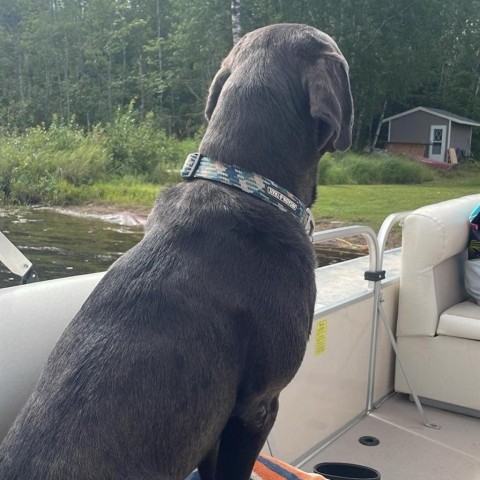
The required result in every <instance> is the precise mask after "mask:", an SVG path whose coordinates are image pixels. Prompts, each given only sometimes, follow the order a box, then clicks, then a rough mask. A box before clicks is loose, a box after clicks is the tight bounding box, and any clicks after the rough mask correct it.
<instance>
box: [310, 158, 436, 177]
mask: <svg viewBox="0 0 480 480" xmlns="http://www.w3.org/2000/svg"><path fill="white" fill-rule="evenodd" d="M433 179H434V173H433V172H432V171H431V170H430V169H429V168H428V167H425V166H424V165H421V164H419V163H415V162H413V161H410V160H408V159H407V158H405V157H402V156H392V155H385V156H379V155H358V154H355V153H352V152H348V153H344V154H327V155H325V157H324V158H323V159H322V160H321V161H320V168H319V173H318V183H320V184H325V185H340V184H358V185H372V184H415V183H424V182H427V181H431V180H433Z"/></svg>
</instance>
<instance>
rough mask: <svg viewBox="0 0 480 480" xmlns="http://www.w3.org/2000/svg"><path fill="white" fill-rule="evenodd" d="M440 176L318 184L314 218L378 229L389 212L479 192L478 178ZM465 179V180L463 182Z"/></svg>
mask: <svg viewBox="0 0 480 480" xmlns="http://www.w3.org/2000/svg"><path fill="white" fill-rule="evenodd" d="M452 183H454V182H451V183H450V184H447V182H445V181H443V180H441V181H437V182H432V183H431V184H421V185H319V186H318V200H317V201H316V202H315V205H314V206H313V214H314V217H315V220H316V221H317V222H320V221H322V220H325V219H329V220H339V221H342V222H344V223H346V224H362V225H368V226H370V227H372V228H373V229H374V230H378V229H379V228H380V225H381V224H382V222H383V220H384V219H385V218H386V217H387V216H388V215H389V214H391V213H396V212H402V211H406V210H413V209H416V208H419V207H422V206H424V205H429V204H431V203H437V202H441V201H443V200H449V199H451V198H457V197H462V196H464V195H471V194H476V193H477V194H478V193H480V179H478V178H477V179H476V180H475V181H472V182H469V184H467V185H465V184H459V185H458V184H452ZM463 183H466V182H463Z"/></svg>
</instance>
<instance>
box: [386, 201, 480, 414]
mask: <svg viewBox="0 0 480 480" xmlns="http://www.w3.org/2000/svg"><path fill="white" fill-rule="evenodd" d="M478 204H480V195H478V194H477V195H469V196H465V197H461V198H455V199H452V200H447V201H444V202H440V203H436V204H433V205H428V206H425V207H422V208H419V209H418V210H415V211H414V212H411V213H410V214H409V215H408V216H407V217H406V218H405V220H404V225H403V232H402V256H401V267H400V289H399V301H398V317H397V343H398V349H399V352H400V357H401V358H402V361H403V363H404V364H405V368H406V370H407V374H409V378H410V381H411V383H412V386H413V388H414V390H415V391H416V393H417V394H418V395H419V396H420V397H423V398H424V399H426V400H427V403H428V402H429V401H432V402H431V403H437V404H442V405H445V406H448V408H452V409H453V410H455V411H458V410H459V408H460V409H464V410H465V412H467V411H468V412H470V413H471V412H473V411H475V412H479V415H480V369H479V368H477V365H479V364H480V306H479V305H476V304H475V303H474V302H473V301H471V299H469V296H468V293H467V292H466V290H465V287H464V280H465V278H464V277H465V271H464V265H465V259H466V256H467V243H468V237H469V221H468V217H469V215H470V213H471V212H472V210H473V209H474V208H475V207H476V206H477V205H478ZM395 390H396V391H397V392H404V393H409V392H410V390H409V388H408V385H407V383H406V381H405V379H404V377H403V374H402V372H401V370H400V369H398V368H397V369H396V371H395Z"/></svg>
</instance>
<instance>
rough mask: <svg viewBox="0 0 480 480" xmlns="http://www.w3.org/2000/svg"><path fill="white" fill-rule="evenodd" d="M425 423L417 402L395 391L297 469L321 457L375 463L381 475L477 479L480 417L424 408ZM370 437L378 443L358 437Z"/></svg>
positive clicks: (391, 479) (398, 479)
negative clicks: (433, 427)
mask: <svg viewBox="0 0 480 480" xmlns="http://www.w3.org/2000/svg"><path fill="white" fill-rule="evenodd" d="M424 409H425V413H426V415H427V417H428V420H429V422H431V423H434V424H437V425H440V427H441V428H440V429H439V430H435V429H432V428H428V427H426V426H424V425H423V423H422V421H421V418H420V416H419V414H418V411H417V409H416V407H415V404H413V403H412V402H410V401H409V400H408V397H407V396H406V395H403V394H396V395H394V396H393V397H391V398H390V399H389V400H388V401H386V402H385V403H384V404H383V405H381V406H380V407H379V408H378V409H377V410H374V411H373V412H372V413H371V414H370V415H368V416H366V417H364V418H363V419H362V420H361V421H360V422H359V423H357V424H356V425H355V426H354V427H352V428H351V429H350V430H348V431H347V432H346V433H344V434H343V435H342V436H341V437H340V438H339V439H338V440H336V441H335V442H334V443H332V444H331V445H329V446H328V447H326V448H325V449H324V450H322V451H321V452H320V453H318V454H317V455H316V456H315V457H313V458H312V459H310V460H309V461H308V462H306V463H305V464H304V465H302V467H301V469H302V470H304V471H307V472H312V471H313V468H314V466H315V465H316V464H318V463H322V462H345V463H353V464H360V465H365V466H368V467H371V468H374V469H375V470H377V471H378V472H379V473H380V474H381V478H382V480H405V479H415V480H433V479H435V480H447V479H448V480H452V479H464V480H480V419H479V418H474V417H470V416H466V415H461V414H457V413H452V412H448V411H445V410H441V409H438V408H433V407H424ZM362 436H373V437H376V438H378V439H379V440H380V444H379V445H377V446H374V447H373V446H364V445H362V444H361V443H359V441H358V439H359V438H360V437H362Z"/></svg>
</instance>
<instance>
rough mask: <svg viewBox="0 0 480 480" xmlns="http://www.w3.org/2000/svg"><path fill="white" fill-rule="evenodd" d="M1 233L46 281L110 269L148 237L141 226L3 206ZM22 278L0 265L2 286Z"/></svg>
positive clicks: (0, 214)
mask: <svg viewBox="0 0 480 480" xmlns="http://www.w3.org/2000/svg"><path fill="white" fill-rule="evenodd" d="M0 231H2V232H3V233H4V234H5V235H6V236H7V237H8V238H9V240H10V241H11V242H13V243H14V244H15V245H16V246H17V247H18V248H19V249H20V250H21V251H22V253H23V254H24V255H25V256H26V257H27V258H28V259H29V260H30V261H31V262H32V263H33V266H34V268H35V270H36V271H37V273H38V276H39V278H40V280H49V279H53V278H61V277H68V276H71V275H79V274H82V273H93V272H99V271H103V270H106V269H107V268H108V267H109V266H110V265H111V264H112V263H113V262H114V261H115V260H116V259H117V258H118V257H119V256H120V255H121V254H122V253H124V252H126V251H127V250H128V249H129V248H131V247H132V246H133V245H135V244H136V243H138V242H139V241H140V239H141V238H142V236H143V227H141V226H138V225H137V226H124V225H119V224H115V223H110V222H105V221H102V220H100V219H98V218H92V217H81V216H73V215H67V214H63V213H59V212H56V211H52V210H47V209H38V208H28V209H27V208H18V209H11V208H9V209H6V210H5V209H3V210H0ZM19 282H20V279H19V277H17V276H15V275H13V274H12V273H10V272H9V271H8V270H7V269H6V268H5V267H4V266H3V265H2V264H1V263H0V288H1V287H7V286H12V285H18V284H19Z"/></svg>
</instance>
